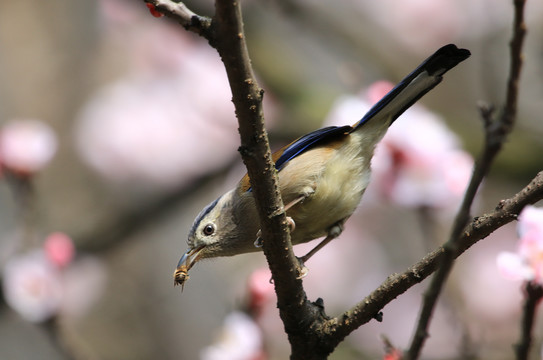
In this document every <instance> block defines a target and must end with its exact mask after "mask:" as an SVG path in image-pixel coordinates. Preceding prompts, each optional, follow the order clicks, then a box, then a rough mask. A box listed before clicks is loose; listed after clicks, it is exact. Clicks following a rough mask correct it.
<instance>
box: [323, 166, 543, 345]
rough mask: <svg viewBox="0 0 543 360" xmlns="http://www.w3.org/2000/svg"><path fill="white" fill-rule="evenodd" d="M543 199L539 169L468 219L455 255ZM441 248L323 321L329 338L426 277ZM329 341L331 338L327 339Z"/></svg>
mask: <svg viewBox="0 0 543 360" xmlns="http://www.w3.org/2000/svg"><path fill="white" fill-rule="evenodd" d="M542 199H543V171H542V172H539V173H538V174H537V176H536V177H535V178H534V179H533V180H532V181H531V182H530V183H529V184H528V185H527V186H526V187H525V188H524V189H522V190H521V191H520V192H518V193H517V194H516V195H515V196H513V197H511V198H510V199H507V200H502V201H500V203H499V204H498V205H497V207H496V209H495V210H494V211H493V212H492V213H490V214H486V215H483V216H480V217H475V218H473V219H472V221H471V223H470V224H469V225H468V226H466V227H465V228H464V229H463V231H462V233H461V235H460V237H459V239H458V242H457V246H458V248H457V251H456V253H455V254H454V257H455V258H457V257H458V256H460V255H461V254H462V253H463V252H464V251H466V250H467V249H469V248H470V247H471V246H472V245H474V244H475V243H477V242H478V241H480V240H482V239H484V238H485V237H487V236H488V235H490V234H491V233H492V232H494V231H496V230H497V229H498V228H500V227H502V226H503V225H505V224H507V223H509V222H511V221H513V220H516V218H517V216H518V214H519V213H520V212H521V211H522V209H523V208H524V207H525V206H526V205H529V204H534V203H536V202H537V201H539V200H542ZM444 252H445V249H444V247H443V246H441V247H439V248H438V249H436V250H435V251H433V252H432V253H430V254H428V255H427V256H426V257H424V258H423V259H422V260H421V261H419V262H418V263H416V264H415V265H413V266H411V267H410V268H408V269H407V270H406V271H405V272H403V273H401V274H395V275H391V276H389V277H388V278H387V279H386V281H385V282H383V283H382V284H381V286H379V287H378V288H377V289H376V290H374V291H373V292H372V293H371V294H370V295H368V296H367V297H366V298H365V299H363V300H362V301H360V302H359V303H358V304H356V305H355V306H354V307H353V308H351V309H350V310H348V311H346V312H344V313H343V314H342V315H340V316H338V317H337V318H334V319H331V320H329V321H328V322H327V324H325V329H326V331H327V333H328V334H329V336H330V337H332V338H333V341H334V342H336V343H337V344H339V343H340V342H341V341H342V340H343V339H344V338H345V337H346V336H347V335H349V334H350V333H351V332H352V331H354V330H356V329H357V328H358V327H360V326H361V325H363V324H365V323H367V322H369V321H370V320H372V319H373V318H374V317H375V316H376V315H377V314H378V313H379V311H381V309H383V308H384V307H385V305H387V304H388V303H390V302H391V301H392V300H394V299H395V298H396V297H398V296H399V295H401V294H403V293H404V292H405V291H407V290H408V289H409V288H411V287H412V286H413V285H416V284H418V283H420V282H422V281H423V280H424V279H426V278H427V277H428V276H430V275H431V274H432V273H433V272H434V271H435V270H436V269H437V268H438V266H439V265H440V263H441V261H442V260H443V256H444ZM331 341H332V340H331Z"/></svg>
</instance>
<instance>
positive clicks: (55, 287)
mask: <svg viewBox="0 0 543 360" xmlns="http://www.w3.org/2000/svg"><path fill="white" fill-rule="evenodd" d="M3 291H4V296H5V299H6V303H7V304H8V305H9V306H11V307H12V308H13V309H14V310H16V311H17V312H18V313H19V314H20V315H21V316H22V317H23V318H25V319H26V320H28V321H32V322H41V321H45V320H47V319H49V318H50V317H52V316H54V315H55V314H56V313H57V312H58V311H59V309H60V307H61V304H62V296H63V287H62V279H61V275H60V272H59V271H58V269H56V268H55V267H54V266H52V264H51V263H50V262H49V261H47V259H46V257H45V256H44V253H43V252H42V251H33V252H31V253H28V254H24V255H20V256H17V257H13V258H11V259H10V260H9V261H8V262H7V263H6V265H5V268H4V274H3Z"/></svg>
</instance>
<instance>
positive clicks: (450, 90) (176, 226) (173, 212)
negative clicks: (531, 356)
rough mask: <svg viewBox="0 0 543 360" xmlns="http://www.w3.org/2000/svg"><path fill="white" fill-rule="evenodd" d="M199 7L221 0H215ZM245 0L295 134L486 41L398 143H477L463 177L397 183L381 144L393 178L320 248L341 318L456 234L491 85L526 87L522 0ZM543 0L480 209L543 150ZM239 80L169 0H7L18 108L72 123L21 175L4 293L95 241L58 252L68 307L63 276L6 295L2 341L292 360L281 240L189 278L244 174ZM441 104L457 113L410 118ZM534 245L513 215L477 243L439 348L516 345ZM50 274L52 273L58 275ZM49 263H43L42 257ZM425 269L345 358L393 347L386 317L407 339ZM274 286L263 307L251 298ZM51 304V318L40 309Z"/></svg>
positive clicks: (274, 101) (275, 131)
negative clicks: (63, 238) (526, 261)
mask: <svg viewBox="0 0 543 360" xmlns="http://www.w3.org/2000/svg"><path fill="white" fill-rule="evenodd" d="M186 4H187V6H188V7H189V8H191V9H192V10H194V11H195V12H197V13H199V14H202V15H211V14H212V12H213V4H212V2H211V1H208V0H206V1H187V2H186ZM243 10H244V15H245V26H246V32H247V39H248V44H249V47H250V55H251V58H252V61H253V65H254V68H255V71H256V73H257V76H258V78H259V80H260V81H261V86H262V87H263V88H264V89H265V91H266V93H265V113H266V117H267V122H268V128H269V133H270V139H271V143H272V147H273V148H279V147H280V146H282V145H284V144H285V143H287V142H289V141H291V140H292V139H294V138H296V137H298V136H300V135H302V134H304V133H306V132H309V131H311V130H314V129H316V128H318V127H321V126H323V124H330V123H339V122H341V123H342V124H345V123H354V122H356V121H357V120H358V119H359V118H360V117H361V116H362V115H363V111H364V109H367V107H368V106H369V103H370V102H371V101H374V100H375V96H377V95H376V94H380V91H381V88H379V87H378V85H382V84H383V83H377V85H376V82H377V81H381V80H385V81H390V82H397V81H399V80H400V79H401V78H402V77H403V76H404V75H406V74H407V73H408V72H410V71H411V70H412V69H414V67H415V66H416V65H418V64H419V63H420V62H421V60H422V59H424V58H426V57H427V56H428V55H430V54H431V53H432V52H433V51H435V50H436V49H437V48H439V47H440V46H442V45H444V44H447V43H451V42H452V43H456V44H458V45H459V46H461V47H465V48H468V49H470V50H471V52H472V57H471V58H470V59H469V60H468V61H466V62H465V63H463V64H461V65H459V66H458V68H457V69H454V70H452V71H451V72H450V73H449V74H447V76H446V79H445V81H444V82H443V83H442V84H441V85H440V86H439V87H437V88H436V89H435V90H434V91H433V92H432V93H430V94H428V95H427V96H425V97H424V99H423V100H422V101H421V105H420V106H418V107H416V108H414V109H412V110H410V111H408V112H407V113H406V114H405V115H404V116H403V117H402V118H400V119H399V120H398V127H399V129H400V128H401V129H402V130H398V131H400V132H399V135H398V133H396V139H397V140H396V141H397V142H396V143H395V142H394V141H395V140H394V138H391V140H390V144H393V145H390V148H393V149H395V150H398V149H396V148H395V147H394V146H399V150H398V151H400V152H401V151H404V152H405V153H406V154H408V155H409V154H411V155H412V156H413V157H414V158H415V160H414V161H415V162H417V159H423V160H424V159H426V157H425V156H424V152H425V151H426V153H427V154H428V153H433V152H435V151H432V150H431V149H433V148H432V146H435V143H437V144H438V145H439V144H441V145H443V144H445V145H444V146H443V147H444V148H446V149H445V150H446V151H449V150H451V151H453V152H455V154H461V155H460V160H458V158H455V159H456V161H453V162H450V163H448V162H443V160H442V159H441V160H439V159H438V162H441V163H443V164H445V169H441V170H439V171H440V172H439V174H442V175H443V176H450V177H452V179H453V180H454V181H456V182H454V181H453V182H454V184H453V185H451V186H452V187H450V188H448V187H447V186H444V185H436V187H435V188H434V187H432V189H433V190H432V191H433V192H432V191H430V190H428V186H427V185H428V184H429V183H428V182H421V183H417V180H416V179H417V176H418V175H417V174H418V173H415V174H411V175H410V177H409V176H408V180H405V184H404V186H401V187H397V188H395V189H394V191H393V192H391V191H392V190H391V188H387V187H380V186H379V185H380V184H383V182H384V181H385V180H383V179H388V180H390V178H387V176H390V173H387V169H388V170H390V166H391V165H390V164H388V165H386V161H385V162H384V163H380V164H381V165H380V167H379V168H380V170H378V171H376V172H377V175H376V176H384V177H381V178H379V177H377V179H378V180H379V181H378V182H379V184H377V185H376V186H374V188H373V189H371V191H370V190H368V193H367V196H366V198H367V199H365V200H366V201H363V205H362V206H361V208H360V209H359V211H357V213H356V214H355V215H354V216H353V218H352V219H351V220H350V221H349V223H348V224H347V229H346V231H345V232H344V234H343V235H342V236H341V238H340V239H338V240H336V241H334V242H333V243H332V244H330V245H328V246H327V248H325V249H324V250H322V251H321V252H320V253H319V254H318V255H316V256H315V258H314V259H312V260H311V262H310V263H309V264H308V265H309V268H310V272H309V275H308V276H307V278H306V279H304V285H305V286H306V290H307V292H308V296H309V298H310V299H312V300H316V299H317V298H318V297H321V298H323V299H324V304H325V306H326V310H327V312H328V314H330V315H336V314H338V313H340V312H341V311H343V310H345V309H347V308H349V307H350V306H352V305H353V304H355V303H356V302H357V301H359V300H360V299H362V298H363V297H364V296H365V295H366V294H368V293H369V292H370V291H371V290H373V289H374V288H376V287H377V286H378V285H379V284H380V283H381V282H382V281H384V280H385V279H386V277H387V275H389V274H391V273H393V272H401V271H403V270H404V269H405V268H406V267H408V266H410V265H411V264H413V263H414V262H416V261H417V260H418V259H419V258H421V257H422V256H423V255H424V254H426V252H427V251H429V250H430V249H433V248H435V247H436V246H437V245H438V244H439V243H441V242H442V241H443V240H444V239H446V237H447V233H448V229H449V226H450V223H451V220H452V215H453V213H454V208H455V206H456V205H457V204H458V199H459V196H460V195H459V194H460V193H459V192H455V191H453V190H455V189H456V190H458V187H459V186H460V188H461V185H462V184H463V183H465V181H466V177H467V175H466V173H467V174H468V175H469V165H470V164H471V161H472V160H471V158H470V157H469V156H468V154H471V155H472V156H475V155H476V154H477V153H478V151H479V150H480V148H481V145H482V141H481V139H482V122H481V120H480V116H479V114H478V110H477V103H478V102H479V101H485V102H487V103H490V104H496V105H497V106H500V105H501V104H502V102H503V99H504V94H505V81H506V78H507V70H508V66H509V62H508V54H509V53H508V41H509V39H510V37H511V25H512V12H513V7H512V4H511V1H506V0H498V1H496V0H481V1H476V2H474V1H470V0H460V1H458V0H454V1H453V0H406V1H392V0H386V1H370V0H342V1H335V2H330V1H322V0H304V1H290V0H277V1H269V0H268V1H256V0H247V1H244V3H243ZM526 18H527V26H528V36H527V39H526V46H525V56H524V59H525V67H524V72H523V75H522V79H521V80H522V81H521V85H520V101H519V114H518V124H517V127H516V129H515V131H514V133H513V134H512V136H511V137H510V139H509V141H508V142H507V144H506V146H505V148H504V151H503V152H502V153H501V154H500V156H499V157H498V158H497V160H496V163H495V165H494V166H493V169H492V171H491V173H490V174H489V177H488V179H487V180H486V182H485V184H484V187H483V189H482V190H481V192H480V196H479V198H478V200H477V204H476V209H475V211H474V212H475V213H476V214H480V213H483V212H485V211H488V210H490V209H492V208H493V207H494V206H495V205H496V204H497V203H498V202H499V201H500V200H501V199H504V198H507V197H509V196H511V195H513V194H514V193H516V192H517V191H518V190H520V189H521V187H523V186H524V185H526V184H527V183H528V181H529V180H530V179H531V178H532V177H533V176H534V175H535V174H536V173H537V172H538V171H539V170H541V169H542V168H543V158H542V156H541V154H542V153H543V140H542V139H543V137H542V135H543V121H542V119H541V114H542V113H543V103H542V102H541V99H542V98H543V85H542V84H543V70H542V69H543V26H542V24H543V4H541V3H540V2H537V1H528V4H527V9H526ZM385 87H386V86H385ZM230 97H231V95H230V91H229V88H228V86H227V82H226V76H225V73H224V69H223V68H222V64H221V62H220V59H219V57H218V55H217V53H216V52H215V51H214V50H213V49H211V48H210V47H209V46H208V45H207V44H206V42H205V41H204V39H202V38H199V37H198V36H197V35H195V34H192V33H188V32H186V31H185V30H184V29H183V28H182V27H180V26H179V25H177V24H176V23H174V22H172V21H171V20H169V19H167V18H155V17H153V16H151V14H150V13H149V11H148V9H147V8H146V7H145V5H144V3H143V2H141V1H136V0H96V1H86V0H71V1H63V0H49V1H47V2H36V1H29V0H18V1H2V2H0V126H2V127H6V126H7V125H8V124H10V123H13V122H16V121H20V120H24V119H37V120H39V121H42V122H44V123H46V124H48V125H49V126H50V127H51V128H52V129H53V130H54V133H55V134H56V139H57V151H56V154H55V156H54V158H53V160H52V161H51V163H50V164H49V165H48V166H47V167H45V168H44V169H43V170H42V171H40V172H39V174H35V175H34V174H33V175H32V176H31V177H30V178H28V179H26V180H25V181H24V183H25V184H26V185H28V184H29V183H31V186H32V190H31V191H29V190H28V188H27V187H21V186H18V185H20V184H19V182H20V181H19V180H15V181H14V179H12V178H10V175H9V174H7V173H6V172H4V173H0V269H2V270H1V271H2V275H3V280H2V281H3V285H4V286H3V293H5V294H7V293H9V292H10V291H12V290H11V289H10V288H9V286H8V284H9V283H11V280H10V279H8V278H7V277H8V276H12V275H10V274H12V272H8V271H7V270H6V269H7V264H9V263H10V260H13V259H21V258H24V257H25V256H27V255H28V254H29V253H31V252H33V251H34V252H36V251H40V250H39V249H41V248H42V243H43V242H44V239H46V237H47V236H48V234H51V233H55V232H62V233H64V234H67V235H68V236H69V237H70V238H71V239H72V241H73V243H74V244H75V248H76V256H75V258H74V259H73V260H70V261H71V262H70V264H69V265H66V266H65V267H63V268H62V269H60V270H59V269H56V270H58V271H56V272H55V274H56V275H59V273H60V280H59V285H58V286H59V287H60V290H59V291H57V292H60V294H61V295H60V296H59V298H58V299H55V300H54V301H56V303H55V305H54V306H53V305H51V306H49V307H47V306H45V309H43V304H42V302H43V301H45V302H48V301H53V300H51V299H49V298H48V296H49V295H48V294H47V289H45V292H46V293H45V294H35V293H33V292H32V291H33V290H35V291H37V292H39V291H44V290H43V289H41V290H40V288H39V287H38V289H33V290H32V289H31V290H29V291H28V292H29V293H30V295H29V294H26V296H30V297H32V296H33V295H35V296H36V299H32V298H31V299H30V300H29V301H27V302H28V304H27V302H25V300H20V301H22V303H20V304H19V305H20V307H22V308H23V310H21V309H20V308H18V307H17V306H18V305H17V304H15V305H13V302H17V301H19V300H17V298H16V299H15V300H11V302H10V301H8V303H9V304H8V303H6V301H5V300H2V301H1V303H0V358H2V359H36V358H40V359H64V358H72V357H75V358H80V359H199V358H201V359H284V358H287V356H288V343H287V341H286V336H285V335H284V334H283V332H282V325H281V323H280V322H279V320H278V315H277V312H276V309H275V303H274V299H273V293H270V292H269V287H266V275H262V273H261V272H260V270H259V269H262V268H263V267H265V259H264V256H263V255H262V254H260V253H257V254H250V255H241V256H237V257H234V258H223V259H216V260H213V261H205V262H202V263H199V264H198V265H197V266H195V268H194V269H193V270H191V278H190V280H189V282H188V283H187V284H186V286H185V289H184V291H183V292H181V289H180V288H174V287H173V286H172V285H173V281H172V272H173V270H174V268H175V265H176V264H177V261H178V260H179V258H180V256H181V255H182V254H183V252H184V251H185V249H186V234H187V232H188V230H189V228H190V225H191V223H192V221H193V219H194V217H195V216H196V214H197V213H198V212H199V210H200V209H201V208H202V207H203V206H204V205H206V204H207V203H208V202H210V201H212V200H213V199H214V198H216V197H217V196H218V195H220V194H221V193H223V192H224V191H226V190H227V189H229V188H231V187H233V186H234V185H235V183H236V182H237V181H238V180H239V178H241V176H242V175H243V174H244V168H243V165H242V164H241V162H240V158H239V155H238V153H237V146H238V144H239V138H238V134H237V124H236V120H235V117H234V112H233V105H232V103H231V102H230ZM359 111H360V112H359ZM420 118H425V119H426V118H431V119H430V120H428V121H429V122H430V123H432V124H439V125H436V126H433V125H427V126H426V127H425V125H424V121H423V124H422V125H421V126H419V127H414V126H413V127H412V126H410V124H411V123H410V122H409V121H410V120H409V119H412V120H413V124H414V123H416V122H417V119H420ZM404 120H405V121H404ZM400 123H402V125H399V124H400ZM395 125H396V124H395ZM433 128H437V130H435V132H433V131H434V130H432V129H433ZM1 131H2V128H0V132H1ZM408 136H414V138H411V137H409V138H407V137H408ZM406 138H407V139H408V140H405V139H406ZM437 139H439V141H437ZM403 142H406V143H408V144H407V145H406V147H404V148H402V147H401V145H394V144H401V143H403ZM432 144H434V145H432ZM419 145H421V146H422V147H421V149H419V148H418V146H419ZM424 145H429V148H426V150H424V149H425V148H424ZM441 145H439V146H441ZM410 146H411V147H410ZM414 148H417V151H419V150H420V152H417V151H415V150H413V149H414ZM428 149H430V150H428ZM413 154H415V155H413ZM404 155H405V154H404ZM432 161H435V159H433V160H432ZM421 162H422V163H424V161H422V160H421ZM430 162H431V161H430ZM383 164H385V165H383ZM419 165H420V164H419ZM387 166H388V167H387ZM421 166H422V165H421ZM466 169H467V170H466ZM379 174H380V175H379ZM387 174H388V175H387ZM447 179H449V178H447ZM395 181H398V182H399V181H403V180H401V179H400V180H398V179H395ZM432 181H433V180H432ZM436 181H438V182H439V180H436ZM431 184H433V182H432V183H431ZM440 186H441V187H440ZM449 190H450V191H451V194H452V195H449V193H448V192H447V191H449ZM414 194H419V195H418V196H417V195H414ZM444 194H447V196H444ZM406 199H408V200H406ZM515 247H516V234H515V224H511V225H509V226H506V227H504V228H502V229H500V230H499V231H497V232H496V233H495V234H493V235H492V236H491V237H489V238H488V239H486V240H484V241H482V242H481V243H479V244H477V245H476V246H474V248H473V249H471V250H470V251H469V252H468V253H467V254H465V256H463V257H462V258H461V259H460V260H459V261H458V263H457V266H456V267H455V269H454V271H453V273H452V276H451V279H450V282H449V284H448V287H447V289H446V290H445V292H444V294H443V296H442V300H441V302H440V305H439V306H438V309H437V313H436V316H435V319H434V321H433V324H432V327H431V337H430V338H429V340H428V342H427V346H426V347H425V349H424V358H428V359H458V358H468V357H470V356H472V358H476V359H510V358H512V357H513V353H512V350H511V345H512V344H513V343H514V342H515V341H516V339H517V338H518V333H519V321H520V320H519V315H520V308H521V300H522V291H521V283H520V282H514V281H510V280H508V279H504V278H503V277H502V276H501V275H500V273H499V271H498V269H497V266H496V256H497V254H498V253H500V252H501V251H513V250H514V249H515ZM306 250H307V246H306V247H305V248H297V249H296V252H297V253H299V254H302V253H303V252H304V251H306ZM42 260H43V259H42ZM29 261H30V263H32V261H33V260H29ZM36 261H37V260H36ZM257 270H258V271H259V272H257V274H260V277H257V279H255V278H254V272H255V271H257ZM18 271H19V272H23V271H27V270H24V269H23V270H18ZM251 274H253V278H251ZM56 275H55V276H56ZM40 276H42V275H40ZM43 276H44V278H43V279H45V280H43V281H41V280H40V281H39V283H40V284H41V285H43V284H45V285H47V279H46V278H45V277H46V276H47V275H43ZM28 277H29V278H31V279H32V278H33V279H34V280H35V279H42V278H40V277H39V276H38V275H36V274H35V273H33V272H32V270H30V271H29V272H28ZM250 278H251V279H252V280H251V281H250V280H249V279H250ZM262 279H264V280H262ZM259 281H260V282H259ZM45 285H44V286H45ZM425 286H426V283H423V284H422V285H421V286H416V287H414V288H412V289H410V290H409V291H408V292H407V293H406V294H404V295H402V296H401V297H399V298H398V299H397V300H396V301H394V302H393V303H392V304H390V305H389V306H387V307H386V308H385V309H384V311H383V313H384V321H383V322H381V323H378V322H376V321H373V322H371V323H370V324H368V325H366V326H364V327H362V328H361V329H359V330H357V331H356V332H354V333H353V334H352V335H351V336H349V337H348V338H347V339H346V341H345V342H344V343H343V344H342V345H341V346H340V347H339V348H338V349H337V351H336V352H335V353H334V354H333V355H332V356H331V357H330V358H331V359H364V358H368V359H374V358H379V357H382V355H383V341H382V336H383V335H384V336H386V337H387V338H388V339H389V340H390V341H391V342H392V343H393V344H394V345H396V346H397V347H399V348H402V347H405V346H407V344H408V342H409V339H410V337H411V334H412V329H413V326H414V323H415V321H416V316H417V312H418V308H419V305H420V299H421V293H422V291H423V290H424V287H425ZM261 287H262V288H261ZM27 290H28V289H27ZM57 290H58V289H57ZM255 293H256V294H258V299H259V305H258V306H259V310H258V311H257V314H256V313H255V312H254V311H253V312H251V311H249V313H250V315H251V316H248V317H247V316H246V315H245V317H244V315H243V314H247V309H248V308H251V306H252V305H254V303H253V302H254V300H255V299H254V297H255V296H257V295H255ZM22 296H23V297H24V296H25V295H24V294H23V295H22ZM54 301H53V302H54ZM27 305H28V307H30V308H29V309H27V310H24V307H25V306H27ZM17 309H19V310H17ZM36 309H37V310H36ZM25 311H27V312H25ZM33 311H38V312H40V311H41V312H40V314H42V316H41V317H39V319H38V318H36V317H34V318H32V317H29V316H28V314H29V313H33ZM240 311H241V312H240ZM25 314H26V316H25ZM233 314H234V316H233ZM225 319H226V320H228V321H226V322H225ZM251 321H252V322H251ZM541 321H543V319H539V321H538V322H537V323H536V331H535V344H534V353H539V352H540V349H541V343H542V337H543V331H542V330H541V329H542V328H541ZM251 324H252V325H251ZM255 325H256V326H255ZM251 326H252V327H251ZM240 339H242V340H243V341H241V343H239V341H240ZM237 341H238V342H237ZM243 344H245V347H244V345H243ZM232 349H237V350H236V351H237V352H236V351H234V352H231V351H233V350H232ZM240 349H241V350H240ZM245 349H246V350H245ZM229 351H230V352H229Z"/></svg>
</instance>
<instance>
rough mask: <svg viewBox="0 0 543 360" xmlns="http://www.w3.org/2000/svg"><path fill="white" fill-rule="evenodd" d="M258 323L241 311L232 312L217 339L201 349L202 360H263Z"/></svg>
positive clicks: (264, 357)
mask: <svg viewBox="0 0 543 360" xmlns="http://www.w3.org/2000/svg"><path fill="white" fill-rule="evenodd" d="M262 345H263V341H262V334H261V331H260V328H259V327H258V325H257V324H256V323H255V322H254V321H253V319H251V317H250V316H249V315H247V314H245V313H243V312H239V311H236V312H232V313H230V314H229V315H228V316H227V317H226V319H225V320H224V327H223V328H222V330H221V333H220V336H219V339H218V341H217V342H216V343H214V344H213V345H210V346H208V347H206V348H205V349H203V350H202V352H201V356H200V358H201V359H202V360H223V359H224V360H265V359H266V356H265V354H264V353H263V350H262Z"/></svg>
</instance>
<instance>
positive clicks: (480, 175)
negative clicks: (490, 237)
mask: <svg viewBox="0 0 543 360" xmlns="http://www.w3.org/2000/svg"><path fill="white" fill-rule="evenodd" d="M514 3H515V17H514V24H513V38H512V40H511V52H510V54H511V67H510V72H509V79H508V85H507V94H506V102H505V105H504V108H503V113H502V116H501V117H500V119H499V120H497V121H496V120H493V119H492V118H491V117H490V115H491V114H492V112H491V111H482V112H483V114H482V115H483V121H484V124H485V147H484V150H483V152H482V154H481V156H480V158H479V159H478V161H477V162H476V163H475V166H474V169H473V174H472V177H471V180H470V183H469V185H468V189H467V190H466V193H465V195H464V199H463V201H462V205H461V206H460V209H459V210H458V213H457V215H456V218H455V221H454V224H453V228H452V230H451V235H450V237H449V240H448V241H447V242H446V243H445V245H444V247H443V255H442V259H441V263H440V266H439V268H438V270H437V272H436V274H435V275H434V277H433V278H432V281H431V283H430V286H429V287H428V289H427V290H426V292H425V293H424V300H423V304H422V308H421V312H420V315H419V321H418V322H417V326H416V329H415V332H414V334H413V339H412V341H411V345H410V346H409V349H408V351H407V352H406V353H405V356H404V358H405V359H406V360H415V359H417V358H418V357H419V355H420V351H421V350H422V347H423V345H424V342H425V340H426V338H427V337H428V327H429V326H430V321H431V318H432V315H433V312H434V309H435V306H436V304H437V300H438V298H439V295H440V294H441V291H442V289H443V286H444V285H445V282H446V281H447V278H448V276H449V274H450V272H451V270H452V268H453V266H454V260H455V259H456V257H457V252H458V245H459V242H460V234H461V233H462V229H463V228H464V227H465V225H466V224H467V223H468V220H469V217H470V213H471V206H472V204H473V200H474V199H475V196H476V194H477V190H478V189H479V187H480V185H481V183H482V182H483V179H484V178H485V176H486V175H487V174H488V172H489V170H490V168H491V166H492V164H493V162H494V159H495V158H496V155H497V154H498V153H499V152H500V150H501V149H502V147H503V144H504V143H505V140H506V139H507V136H508V135H509V134H510V133H511V131H512V130H513V127H514V124H515V119H516V110H517V98H518V83H519V79H520V73H521V70H522V44H523V41H524V36H525V33H526V31H525V24H524V17H523V14H524V4H525V0H515V1H514Z"/></svg>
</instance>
